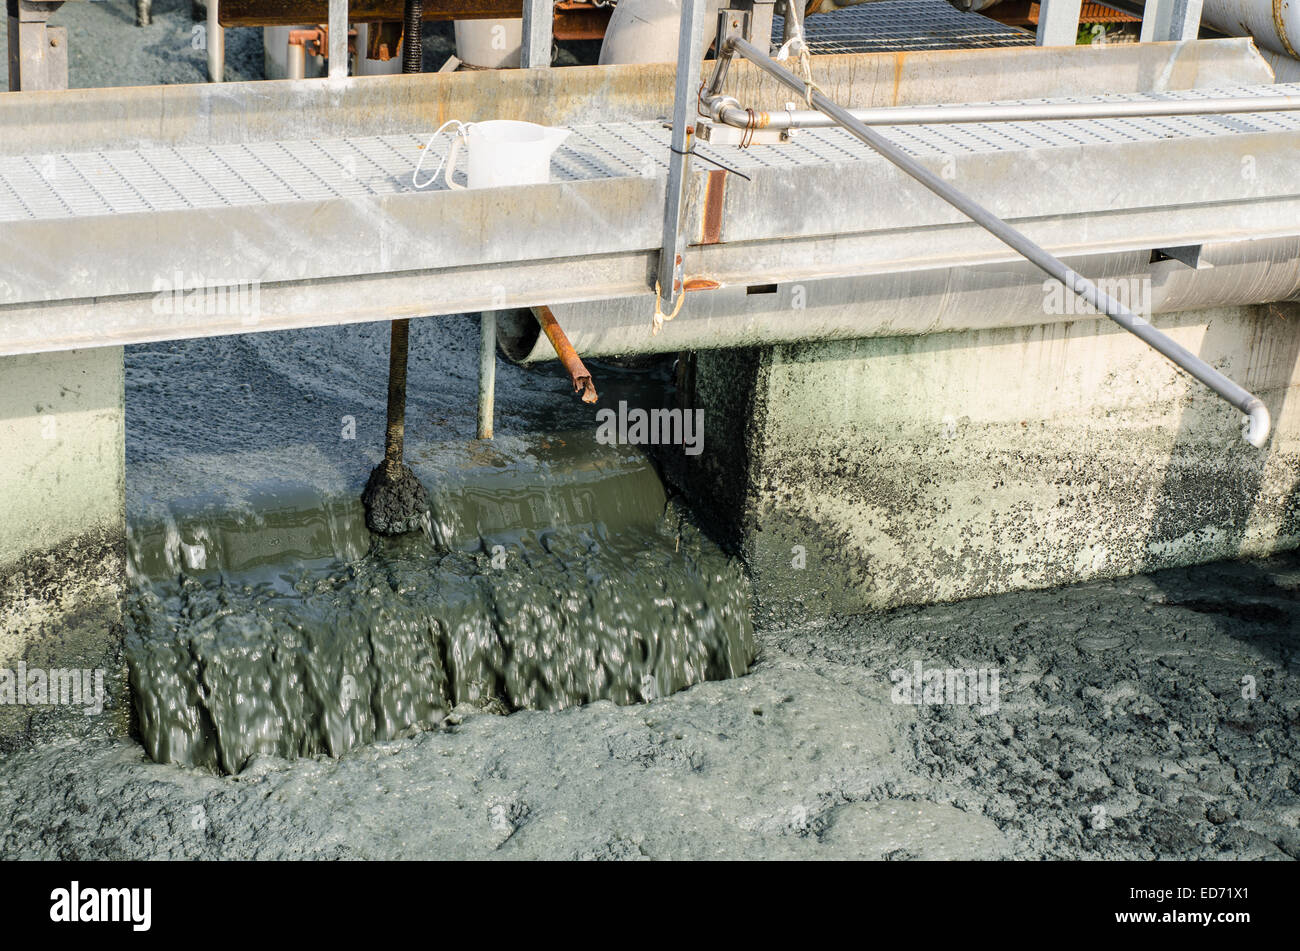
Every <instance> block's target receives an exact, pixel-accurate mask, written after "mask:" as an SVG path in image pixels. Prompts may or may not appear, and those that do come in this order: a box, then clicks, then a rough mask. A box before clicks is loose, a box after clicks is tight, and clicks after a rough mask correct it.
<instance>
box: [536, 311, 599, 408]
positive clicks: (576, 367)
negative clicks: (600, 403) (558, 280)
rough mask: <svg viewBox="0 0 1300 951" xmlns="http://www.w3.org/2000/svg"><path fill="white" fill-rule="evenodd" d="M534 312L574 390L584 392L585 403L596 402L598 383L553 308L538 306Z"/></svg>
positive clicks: (583, 399)
mask: <svg viewBox="0 0 1300 951" xmlns="http://www.w3.org/2000/svg"><path fill="white" fill-rule="evenodd" d="M533 314H534V315H535V316H536V317H537V322H538V323H539V324H541V325H542V332H543V333H544V334H546V339H547V340H549V341H551V346H552V347H554V348H555V355H556V356H557V357H559V358H560V362H561V363H562V364H564V369H565V370H567V371H568V374H569V379H571V380H572V381H573V392H575V393H580V394H582V401H583V402H584V403H594V402H596V400H597V399H598V398H599V397H597V395H596V384H595V383H593V382H592V379H591V373H590V372H589V371H588V370H587V368H586V367H585V366H583V364H582V359H581V358H580V357H579V356H578V351H576V350H574V349H573V344H571V343H569V338H568V336H567V335H566V334H565V333H564V328H563V327H561V326H560V324H559V322H558V321H557V320H556V319H555V315H554V314H553V313H551V308H549V307H546V306H542V307H537V308H535V309H534V310H533Z"/></svg>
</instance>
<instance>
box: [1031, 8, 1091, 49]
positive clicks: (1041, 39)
mask: <svg viewBox="0 0 1300 951" xmlns="http://www.w3.org/2000/svg"><path fill="white" fill-rule="evenodd" d="M1082 11H1083V0H1042V3H1041V4H1040V5H1039V7H1038V39H1037V41H1036V42H1037V43H1038V45H1039V46H1074V45H1075V44H1076V43H1077V42H1078V41H1079V14H1080V13H1081V12H1082Z"/></svg>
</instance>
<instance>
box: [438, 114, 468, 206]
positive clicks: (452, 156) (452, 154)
mask: <svg viewBox="0 0 1300 951" xmlns="http://www.w3.org/2000/svg"><path fill="white" fill-rule="evenodd" d="M464 141H465V132H464V129H463V128H462V129H461V131H459V132H457V133H456V135H455V136H454V137H453V138H452V140H451V148H449V149H448V150H447V165H446V167H445V168H444V169H443V180H444V181H445V182H446V183H447V187H448V188H451V189H454V190H456V191H464V189H465V186H464V185H457V184H456V183H455V182H454V181H452V175H454V174H455V173H456V159H457V157H458V156H459V155H460V147H461V143H462V142H464Z"/></svg>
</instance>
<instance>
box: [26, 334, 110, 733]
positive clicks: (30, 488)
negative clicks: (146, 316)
mask: <svg viewBox="0 0 1300 951" xmlns="http://www.w3.org/2000/svg"><path fill="white" fill-rule="evenodd" d="M124 419H125V413H124V390H123V369H122V350H121V348H120V347H108V348H103V349H99V350H83V351H69V352H64V353H50V354H40V355H32V356H18V357H5V358H0V498H3V499H4V518H3V519H0V750H8V749H13V748H16V747H18V746H21V745H25V744H27V743H31V742H36V741H41V740H48V739H52V738H56V737H59V736H64V735H86V734H88V733H94V734H106V735H107V734H119V733H122V732H125V731H126V729H127V719H128V713H127V711H128V710H129V706H130V705H129V703H128V702H127V696H126V667H125V660H124V657H123V651H122V648H123V626H122V596H123V594H124V591H125V582H126V515H125V452H124V433H123V429H124ZM56 671H57V672H60V673H58V674H55V673H54V672H56ZM74 671H75V672H76V673H77V675H78V683H77V686H78V688H80V687H81V686H82V683H81V680H82V678H81V675H82V674H85V673H86V672H89V675H90V680H89V681H88V683H90V684H91V685H92V686H94V685H96V684H97V683H100V682H102V685H103V692H104V693H103V701H104V705H103V708H102V709H98V710H92V711H91V712H89V713H88V712H87V708H88V707H92V708H93V707H97V706H98V703H97V702H96V701H94V700H83V701H81V702H77V703H72V702H70V701H71V696H70V694H69V695H68V696H66V697H64V698H60V702H59V703H51V702H49V700H50V698H51V691H50V688H49V682H50V679H51V677H52V676H53V677H55V678H56V679H62V677H63V675H64V673H67V674H69V675H70V674H71V673H72V672H74ZM28 674H30V683H29V682H28V680H29V678H28V676H27V675H28ZM20 681H21V682H22V683H20ZM29 686H30V687H31V688H32V689H31V691H30V693H29V691H28V689H27V688H28V687H29ZM53 692H54V693H56V694H57V693H58V690H57V687H56V689H55V691H53Z"/></svg>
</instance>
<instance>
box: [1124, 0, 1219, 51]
mask: <svg viewBox="0 0 1300 951" xmlns="http://www.w3.org/2000/svg"><path fill="white" fill-rule="evenodd" d="M1203 2H1204V0H1146V6H1145V7H1144V8H1143V10H1142V32H1141V34H1140V35H1139V39H1140V40H1141V41H1142V42H1143V43H1150V42H1153V41H1154V42H1164V41H1169V40H1194V39H1196V37H1197V35H1198V34H1199V33H1200V30H1201V7H1202V4H1203Z"/></svg>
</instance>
